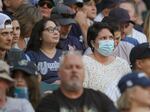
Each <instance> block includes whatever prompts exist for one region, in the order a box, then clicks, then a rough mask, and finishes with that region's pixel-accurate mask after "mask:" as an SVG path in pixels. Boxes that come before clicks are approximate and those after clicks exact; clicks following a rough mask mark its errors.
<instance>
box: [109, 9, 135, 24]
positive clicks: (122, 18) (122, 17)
mask: <svg viewBox="0 0 150 112" xmlns="http://www.w3.org/2000/svg"><path fill="white" fill-rule="evenodd" d="M109 16H110V17H113V18H115V19H116V20H117V21H118V22H119V23H125V22H131V23H134V22H133V21H131V19H130V16H129V14H128V11H127V10H125V9H122V8H119V7H117V8H114V9H112V10H111V11H110V13H109Z"/></svg>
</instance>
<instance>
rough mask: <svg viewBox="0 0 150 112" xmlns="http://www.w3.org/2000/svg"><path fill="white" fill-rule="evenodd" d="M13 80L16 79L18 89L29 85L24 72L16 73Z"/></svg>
mask: <svg viewBox="0 0 150 112" xmlns="http://www.w3.org/2000/svg"><path fill="white" fill-rule="evenodd" d="M13 78H14V79H15V86H16V87H26V86H27V83H26V81H25V74H24V73H23V72H22V71H15V72H14V74H13Z"/></svg>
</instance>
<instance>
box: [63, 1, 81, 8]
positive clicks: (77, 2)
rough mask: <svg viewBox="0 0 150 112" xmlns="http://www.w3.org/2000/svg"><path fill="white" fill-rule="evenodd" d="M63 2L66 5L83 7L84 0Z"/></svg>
mask: <svg viewBox="0 0 150 112" xmlns="http://www.w3.org/2000/svg"><path fill="white" fill-rule="evenodd" d="M63 3H64V4H65V5H74V4H76V5H77V6H80V7H82V6H83V0H64V1H63Z"/></svg>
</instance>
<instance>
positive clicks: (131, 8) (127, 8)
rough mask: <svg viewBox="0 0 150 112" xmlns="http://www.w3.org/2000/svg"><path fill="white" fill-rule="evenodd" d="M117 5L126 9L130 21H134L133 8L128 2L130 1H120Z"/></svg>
mask: <svg viewBox="0 0 150 112" xmlns="http://www.w3.org/2000/svg"><path fill="white" fill-rule="evenodd" d="M119 7H120V8H123V9H125V10H127V11H128V14H129V16H130V19H131V20H132V21H136V16H135V10H134V7H133V5H132V4H130V3H121V4H120V5H119Z"/></svg>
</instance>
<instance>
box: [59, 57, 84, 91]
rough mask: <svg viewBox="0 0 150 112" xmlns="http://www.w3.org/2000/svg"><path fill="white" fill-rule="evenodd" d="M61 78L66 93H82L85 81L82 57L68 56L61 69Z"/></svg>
mask: <svg viewBox="0 0 150 112" xmlns="http://www.w3.org/2000/svg"><path fill="white" fill-rule="evenodd" d="M59 76H60V79H61V87H62V89H63V90H64V91H70V92H71V91H81V90H82V89H83V87H82V84H83V80H84V66H83V61H82V58H81V56H78V55H68V56H66V57H65V58H64V60H63V64H62V65H61V67H60V69H59Z"/></svg>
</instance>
